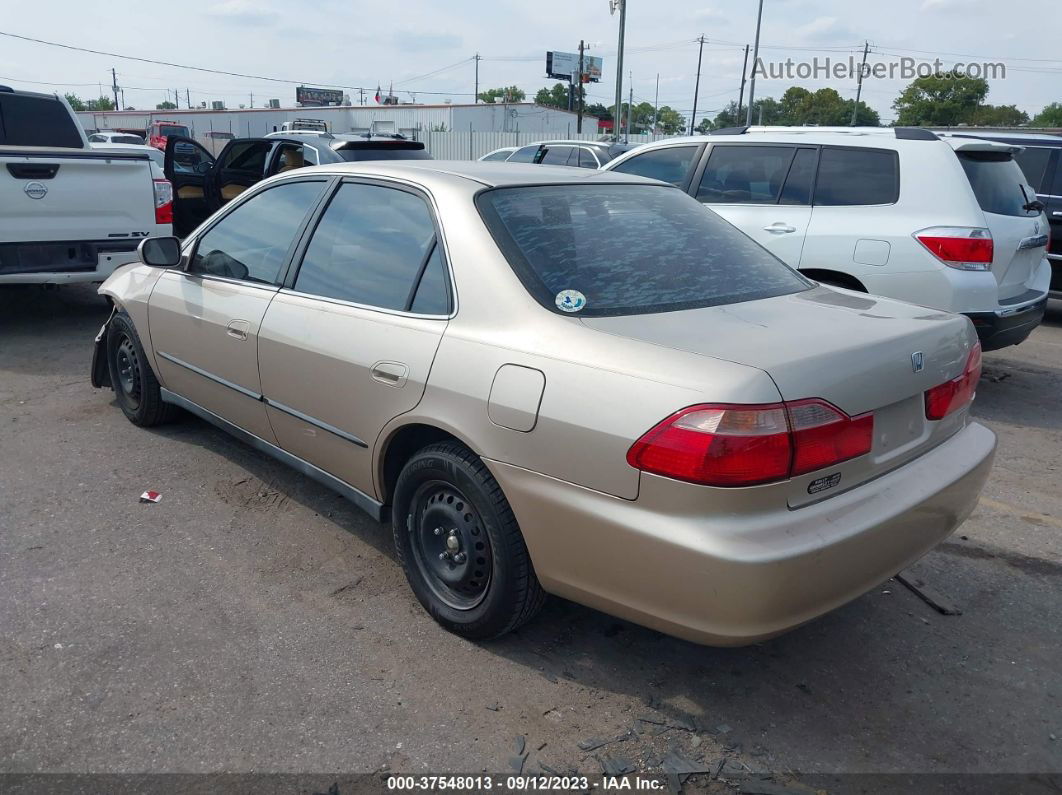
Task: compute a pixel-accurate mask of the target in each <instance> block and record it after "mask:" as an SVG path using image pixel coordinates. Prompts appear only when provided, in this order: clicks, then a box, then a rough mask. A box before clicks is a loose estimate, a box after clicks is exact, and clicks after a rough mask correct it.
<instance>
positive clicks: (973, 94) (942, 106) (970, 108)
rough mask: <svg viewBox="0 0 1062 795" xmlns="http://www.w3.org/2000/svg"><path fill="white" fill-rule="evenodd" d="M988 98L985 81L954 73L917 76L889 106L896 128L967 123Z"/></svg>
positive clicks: (950, 125) (948, 125) (986, 82)
mask: <svg viewBox="0 0 1062 795" xmlns="http://www.w3.org/2000/svg"><path fill="white" fill-rule="evenodd" d="M987 96H988V81H987V80H985V79H984V78H980V77H964V76H960V75H957V74H955V73H948V74H945V75H931V76H928V77H919V78H918V79H916V80H915V81H913V82H912V83H911V84H910V85H909V86H907V88H905V89H904V90H903V91H901V92H900V95H899V96H898V97H897V98H896V99H895V101H894V102H893V103H892V107H893V108H894V109H895V110H896V112H897V115H896V125H897V126H899V127H921V126H926V127H953V126H955V125H958V124H968V123H969V122H970V120H971V118H972V117H973V115H974V113H975V112H976V111H977V108H978V107H979V106H980V105H981V103H982V102H984V101H985V97H987Z"/></svg>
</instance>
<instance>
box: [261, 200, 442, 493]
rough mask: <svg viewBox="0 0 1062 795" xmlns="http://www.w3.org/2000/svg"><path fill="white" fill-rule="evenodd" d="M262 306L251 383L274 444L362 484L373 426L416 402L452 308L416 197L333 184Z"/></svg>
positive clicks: (425, 213)
mask: <svg viewBox="0 0 1062 795" xmlns="http://www.w3.org/2000/svg"><path fill="white" fill-rule="evenodd" d="M296 261H297V262H298V263H299V264H298V266H297V268H296V267H294V266H293V268H292V273H291V274H290V275H289V277H288V280H287V282H286V284H285V287H284V288H283V289H282V290H280V292H279V293H278V294H277V296H276V298H275V299H274V300H273V302H272V303H271V304H270V305H269V309H268V310H267V312H266V315H265V319H264V320H263V322H262V331H261V334H260V339H259V343H258V364H259V370H260V372H261V377H262V393H263V395H264V402H265V406H266V412H267V414H268V417H269V421H270V422H271V424H272V427H273V429H274V430H275V431H276V435H277V440H278V443H279V444H280V446H281V447H282V448H284V449H285V450H287V451H288V452H289V453H292V454H293V455H295V456H298V457H299V458H301V459H303V460H305V461H308V462H309V463H311V464H313V465H314V466H317V467H318V468H320V469H323V470H324V471H326V472H328V473H330V474H331V475H333V476H334V477H337V478H339V479H340V480H342V481H345V482H346V483H348V484H350V485H351V486H353V487H354V488H356V489H358V490H359V491H362V492H364V493H366V494H373V493H375V487H374V483H373V480H374V478H373V473H372V464H371V462H372V448H373V445H374V444H375V442H376V440H377V437H378V436H379V433H380V431H381V429H382V428H383V427H384V425H385V424H386V423H387V422H388V421H389V420H391V419H393V418H394V417H396V416H397V415H399V414H402V413H404V412H406V411H409V410H411V409H412V408H414V407H415V406H416V405H417V403H418V402H420V399H421V396H422V394H423V392H424V386H425V383H426V381H427V378H428V372H429V370H430V369H431V364H432V361H433V360H434V358H435V351H436V349H437V348H438V346H439V342H440V340H441V339H442V335H443V332H444V331H445V329H446V325H447V320H448V317H449V315H450V310H451V306H452V299H451V281H450V276H449V269H448V266H447V263H446V252H445V250H444V246H443V243H442V237H441V235H440V233H439V227H438V225H437V223H436V221H435V218H434V213H433V211H432V208H431V205H430V203H429V201H428V200H427V197H425V196H424V195H422V194H420V193H418V192H416V191H413V190H407V189H404V188H400V187H395V186H388V185H380V184H374V183H371V182H365V181H354V180H347V181H344V182H342V183H341V184H340V185H339V186H338V187H337V188H336V192H335V194H334V195H333V196H332V198H331V200H330V201H329V203H328V206H327V208H326V209H325V210H324V212H323V213H322V214H321V217H320V221H319V222H318V223H317V224H316V228H315V229H314V230H313V233H312V235H311V236H309V239H308V240H307V241H306V242H305V243H304V244H303V246H302V247H301V252H300V253H299V254H297V255H296Z"/></svg>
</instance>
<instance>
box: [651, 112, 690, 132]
mask: <svg viewBox="0 0 1062 795" xmlns="http://www.w3.org/2000/svg"><path fill="white" fill-rule="evenodd" d="M656 126H657V129H658V130H660V132H662V133H664V134H665V135H675V134H676V133H680V132H682V131H683V130H685V129H686V117H685V116H683V115H682V114H681V113H679V112H678V111H677V110H675V109H674V108H672V107H671V106H669V105H663V106H662V107H661V108H660V110H659V115H658V117H657V121H656Z"/></svg>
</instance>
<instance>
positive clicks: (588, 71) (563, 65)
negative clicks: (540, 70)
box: [546, 51, 601, 83]
mask: <svg viewBox="0 0 1062 795" xmlns="http://www.w3.org/2000/svg"><path fill="white" fill-rule="evenodd" d="M546 76H547V77H552V78H553V79H555V80H577V79H578V77H579V53H577V52H552V51H551V52H547V53H546ZM600 80H601V59H600V58H598V57H597V56H594V55H585V54H584V55H583V82H584V83H597V82H598V81H600Z"/></svg>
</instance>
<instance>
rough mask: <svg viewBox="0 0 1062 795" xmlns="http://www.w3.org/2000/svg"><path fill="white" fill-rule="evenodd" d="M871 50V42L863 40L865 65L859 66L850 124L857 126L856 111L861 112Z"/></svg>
mask: <svg viewBox="0 0 1062 795" xmlns="http://www.w3.org/2000/svg"><path fill="white" fill-rule="evenodd" d="M868 52H870V42H869V41H864V42H863V65H862V66H860V67H859V82H858V83H857V84H856V101H855V104H854V105H853V106H852V123H851V125H850V126H852V127H855V126H856V113H858V112H859V97H860V96H861V95H862V94H863V72H865V71H866V68H867V53H868Z"/></svg>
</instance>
